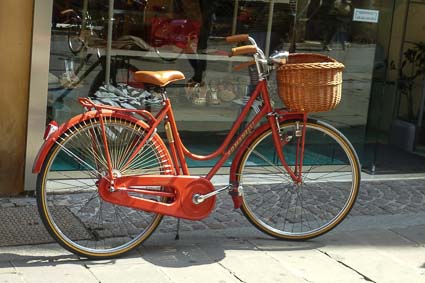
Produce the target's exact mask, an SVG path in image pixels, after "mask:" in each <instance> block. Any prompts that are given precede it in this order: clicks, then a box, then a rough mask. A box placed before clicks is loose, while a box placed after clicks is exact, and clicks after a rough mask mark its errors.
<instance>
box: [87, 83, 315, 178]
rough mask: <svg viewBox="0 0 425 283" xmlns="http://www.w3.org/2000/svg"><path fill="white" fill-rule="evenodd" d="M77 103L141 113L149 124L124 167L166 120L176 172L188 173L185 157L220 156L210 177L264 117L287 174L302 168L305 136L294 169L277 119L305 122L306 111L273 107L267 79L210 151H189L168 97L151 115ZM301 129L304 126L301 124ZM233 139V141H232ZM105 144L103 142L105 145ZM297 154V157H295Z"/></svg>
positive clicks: (296, 173) (98, 107)
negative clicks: (257, 109)
mask: <svg viewBox="0 0 425 283" xmlns="http://www.w3.org/2000/svg"><path fill="white" fill-rule="evenodd" d="M260 96H261V97H262V98H263V101H264V105H263V107H262V109H261V110H260V112H258V113H257V114H256V115H255V116H254V118H253V119H252V120H251V121H250V122H249V123H248V124H247V125H246V126H245V128H244V130H243V131H242V132H241V133H240V134H239V135H238V136H237V137H236V139H234V137H235V136H236V135H237V132H238V129H239V128H240V126H241V125H242V123H243V122H244V120H245V119H246V117H247V116H248V114H249V111H250V109H251V106H252V105H253V103H254V101H255V100H256V99H257V98H258V97H260ZM80 103H81V104H82V105H83V106H85V107H86V108H88V109H91V108H95V109H96V111H98V114H99V116H100V117H102V109H108V110H115V111H119V112H125V113H137V114H139V115H140V116H142V117H144V118H145V119H146V120H147V122H148V124H149V126H150V128H149V131H148V132H147V134H146V136H145V138H144V140H143V141H142V142H141V143H140V145H139V146H138V147H137V148H136V149H135V150H134V153H133V154H132V155H131V156H130V158H129V160H128V161H127V163H126V164H125V165H124V168H126V166H128V165H129V164H130V163H131V161H132V160H133V159H134V157H135V156H136V154H137V152H138V151H139V150H140V149H141V148H142V147H143V146H144V144H145V143H146V141H147V140H148V139H149V138H150V137H151V136H152V135H153V134H155V133H156V131H157V127H158V126H159V125H160V124H161V123H162V122H164V124H165V133H166V136H167V140H168V142H169V145H170V148H169V149H170V153H171V157H172V161H173V164H174V170H175V173H176V175H177V176H179V175H186V176H190V172H189V168H188V165H187V162H186V157H189V158H191V159H193V160H198V161H206V160H211V159H213V158H216V157H218V156H221V157H220V159H219V160H218V161H217V162H216V164H215V165H214V166H213V167H212V168H211V169H210V171H209V172H208V173H207V175H206V176H205V179H207V180H211V179H212V177H213V176H214V175H215V174H216V173H217V171H218V170H219V169H220V168H221V167H222V166H223V164H224V163H225V162H226V161H227V160H228V159H229V158H230V156H231V155H232V154H233V153H234V152H235V151H236V150H237V149H238V147H239V146H240V145H241V144H242V143H243V142H244V141H245V140H247V138H248V137H249V136H250V134H252V133H253V132H254V130H255V129H256V126H257V125H258V124H259V123H260V121H261V120H262V119H263V118H265V117H266V118H267V121H268V125H269V126H270V127H271V128H272V131H273V141H274V144H275V147H276V151H277V153H278V157H279V161H280V162H281V163H282V165H283V166H284V168H285V169H286V170H287V171H288V173H289V175H290V176H291V177H292V179H293V180H294V182H301V177H300V176H301V172H302V156H303V148H304V139H302V140H301V142H302V144H301V145H300V152H299V153H298V154H297V162H296V164H297V165H296V166H295V170H292V169H291V168H290V167H289V165H288V164H287V162H286V161H285V158H284V154H283V152H282V148H281V145H282V142H283V141H281V137H280V133H279V131H280V130H279V123H280V122H282V121H286V120H302V121H304V123H305V122H306V121H307V115H306V114H305V113H302V112H288V111H285V110H284V109H273V108H272V106H271V101H270V98H269V95H268V90H267V81H266V80H262V81H260V82H259V83H258V85H257V87H256V89H255V90H254V92H253V93H252V95H251V97H250V99H249V100H248V102H247V103H246V105H245V106H244V108H243V110H242V111H241V114H240V115H239V117H238V118H237V119H236V121H235V122H234V124H233V126H232V127H231V129H230V131H229V133H228V135H227V136H226V138H225V140H224V142H223V143H222V144H221V146H220V147H219V148H218V149H217V150H216V151H214V152H213V153H211V154H209V155H197V154H194V153H192V152H191V151H189V150H188V149H187V148H186V147H185V145H184V144H183V142H182V140H181V138H180V135H179V132H178V127H177V124H176V121H175V118H174V113H173V110H172V106H171V102H170V100H169V99H164V102H163V107H162V108H161V110H160V111H159V112H158V113H157V115H156V116H153V115H152V114H151V113H150V112H149V111H146V110H128V109H122V108H116V107H110V106H105V105H96V104H93V103H92V102H90V101H88V100H87V99H85V98H81V99H80ZM100 121H101V124H102V128H103V138H104V142H105V145H107V139H106V135H105V129H104V123H103V120H102V119H100ZM302 128H303V129H302V130H304V129H305V127H302ZM303 137H304V135H303ZM232 140H234V141H233V143H232ZM107 148H108V147H107V146H106V149H107ZM105 154H106V157H107V159H108V167H109V168H108V169H109V173H110V176H112V170H113V168H112V164H111V162H110V160H109V159H110V154H109V152H107V150H106V152H105ZM298 158H299V159H298Z"/></svg>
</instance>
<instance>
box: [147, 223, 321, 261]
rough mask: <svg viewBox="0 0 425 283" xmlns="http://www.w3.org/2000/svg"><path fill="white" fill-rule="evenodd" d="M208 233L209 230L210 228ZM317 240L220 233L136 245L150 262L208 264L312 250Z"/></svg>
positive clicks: (318, 246)
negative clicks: (249, 256) (235, 258)
mask: <svg viewBox="0 0 425 283" xmlns="http://www.w3.org/2000/svg"><path fill="white" fill-rule="evenodd" d="M210 233H211V231H210ZM321 246H322V244H321V243H319V242H317V241H314V240H310V241H305V242H293V241H279V240H276V239H274V238H270V237H267V236H262V235H259V236H244V237H234V236H223V235H211V234H209V235H208V236H206V235H205V234H204V235H203V237H202V235H199V236H198V235H191V236H187V237H185V236H183V237H182V239H180V240H174V239H168V240H167V239H161V241H156V240H155V242H153V243H152V242H150V241H149V240H148V241H147V242H146V243H145V244H144V245H143V246H142V247H140V248H139V251H140V253H141V255H142V258H143V259H144V260H146V261H148V262H150V263H151V264H153V265H156V266H160V267H169V268H185V267H189V266H198V265H211V264H215V263H220V262H221V261H223V260H225V259H226V258H227V257H230V258H233V257H238V255H247V254H251V255H252V253H251V252H258V256H260V255H264V253H267V252H288V253H290V252H292V251H302V250H314V249H318V248H320V247H321Z"/></svg>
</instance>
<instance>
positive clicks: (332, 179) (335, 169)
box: [236, 121, 360, 240]
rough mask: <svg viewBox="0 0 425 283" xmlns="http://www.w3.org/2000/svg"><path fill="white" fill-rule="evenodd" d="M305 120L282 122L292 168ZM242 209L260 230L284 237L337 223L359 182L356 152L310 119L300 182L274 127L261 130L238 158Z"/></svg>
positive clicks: (335, 133) (302, 235) (299, 235)
mask: <svg viewBox="0 0 425 283" xmlns="http://www.w3.org/2000/svg"><path fill="white" fill-rule="evenodd" d="M302 124H303V123H302V121H300V122H299V123H297V122H285V123H283V124H281V130H282V133H283V136H282V138H283V139H284V140H285V141H287V144H286V145H284V146H283V152H284V155H285V159H286V162H287V163H288V165H289V166H290V167H291V168H292V169H293V168H294V165H295V160H296V157H297V155H296V152H297V149H299V148H300V147H299V146H298V145H299V144H300V142H301V135H300V134H299V133H300V131H297V125H299V126H301V127H302ZM237 168H238V171H237V172H236V173H237V178H238V180H239V183H240V185H241V186H242V188H243V204H242V207H241V209H242V211H243V213H244V214H245V216H246V217H247V218H248V219H249V220H250V222H251V223H252V224H254V225H255V226H256V227H257V228H258V229H260V230H261V231H263V232H265V233H267V234H269V235H271V236H274V237H276V238H280V239H291V240H304V239H309V238H313V237H316V236H319V235H322V234H324V233H326V232H328V231H330V230H331V229H333V228H334V227H335V226H336V225H338V224H339V223H340V222H341V221H342V220H343V219H344V218H345V217H346V216H347V214H348V213H349V211H350V209H351V208H352V206H353V205H354V202H355V200H356V197H357V194H358V191H359V184H360V166H359V160H358V157H357V155H356V153H355V151H354V149H353V147H352V146H351V144H350V143H349V142H348V140H347V139H346V138H345V137H344V136H343V135H342V134H341V133H339V132H338V131H337V130H336V129H335V128H333V127H331V126H329V125H327V124H324V123H321V122H315V121H309V122H308V123H307V124H306V132H305V148H304V162H303V167H302V183H301V184H296V183H295V182H294V181H293V180H292V178H291V176H290V175H289V174H288V172H287V171H286V170H285V168H284V167H283V166H282V165H281V163H280V161H278V158H277V156H276V153H275V147H274V143H273V140H272V132H271V130H270V129H268V130H266V131H265V132H263V133H261V134H260V135H258V136H257V137H256V138H255V139H254V140H253V142H252V143H251V144H250V145H249V146H248V148H247V149H246V152H245V154H244V155H243V157H242V158H241V159H240V161H239V164H238V167H237Z"/></svg>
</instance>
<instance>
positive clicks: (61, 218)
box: [37, 116, 173, 259]
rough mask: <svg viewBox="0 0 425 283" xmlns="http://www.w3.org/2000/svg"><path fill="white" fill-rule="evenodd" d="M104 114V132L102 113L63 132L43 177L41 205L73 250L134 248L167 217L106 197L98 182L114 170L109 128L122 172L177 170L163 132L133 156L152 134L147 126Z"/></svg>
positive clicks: (100, 252) (107, 254) (51, 227)
mask: <svg viewBox="0 0 425 283" xmlns="http://www.w3.org/2000/svg"><path fill="white" fill-rule="evenodd" d="M102 119H104V121H103V122H104V132H103V130H102V128H103V127H102V125H101V123H100V120H99V118H92V119H90V120H83V121H81V122H80V123H78V124H76V125H75V126H72V127H70V128H69V129H68V130H66V131H65V132H64V133H63V134H62V135H61V136H59V137H58V139H57V140H56V144H55V145H54V146H53V147H52V149H51V150H50V151H49V153H48V155H47V157H46V159H45V161H44V164H43V167H42V170H41V172H40V173H39V175H38V180H37V204H38V210H39V213H40V217H41V219H42V220H43V223H44V225H45V226H46V228H47V230H48V232H49V233H50V235H51V236H52V237H53V238H54V239H55V240H56V241H57V242H58V243H59V244H61V245H62V246H63V247H64V248H66V249H68V250H69V251H71V252H73V253H75V254H77V255H80V256H83V257H88V258H94V259H100V258H111V257H115V256H118V255H121V254H123V253H125V252H128V251H130V250H132V249H133V248H135V247H137V246H138V245H139V244H140V243H142V242H143V241H144V240H146V239H147V238H148V237H149V235H151V234H152V233H153V231H154V230H155V228H156V227H157V226H158V224H159V223H160V221H161V219H162V215H159V214H156V213H150V212H145V211H142V210H137V209H133V208H130V207H123V206H118V205H114V204H112V203H109V202H106V201H105V200H103V199H102V198H101V196H100V195H99V191H98V185H99V182H100V181H101V180H102V178H104V176H106V174H108V173H107V172H108V166H107V156H106V155H105V148H106V143H104V142H103V141H104V140H103V138H104V136H103V133H105V135H106V139H107V147H108V151H109V153H110V160H111V163H112V166H113V172H114V174H116V175H117V176H131V175H146V174H173V172H172V164H171V158H170V156H169V154H168V151H167V148H166V146H165V144H164V143H163V141H162V139H161V138H160V137H159V136H158V135H157V134H154V135H153V136H152V138H150V139H149V141H148V142H147V143H146V144H145V145H144V146H143V147H142V148H141V149H140V150H139V151H138V152H137V154H136V155H135V156H134V158H132V159H130V158H131V155H132V154H133V153H134V152H135V150H136V148H138V147H139V145H140V143H141V142H142V140H143V139H144V137H145V135H146V129H145V126H143V125H142V124H139V123H135V122H132V121H128V120H124V119H120V118H115V117H113V116H110V117H104V118H102ZM149 189H150V190H163V189H164V188H162V187H158V188H156V187H149ZM152 198H154V200H155V201H158V202H159V201H161V202H166V201H167V199H165V198H160V197H153V196H152Z"/></svg>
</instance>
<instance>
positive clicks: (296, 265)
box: [250, 239, 365, 283]
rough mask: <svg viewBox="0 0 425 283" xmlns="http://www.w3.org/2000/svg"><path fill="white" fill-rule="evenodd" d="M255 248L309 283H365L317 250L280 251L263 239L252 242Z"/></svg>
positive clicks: (349, 270) (300, 247)
mask: <svg viewBox="0 0 425 283" xmlns="http://www.w3.org/2000/svg"><path fill="white" fill-rule="evenodd" d="M250 241H251V242H252V243H253V244H255V246H256V247H257V248H258V249H259V250H261V251H263V252H265V253H266V254H267V255H269V256H270V257H272V258H273V259H274V260H276V261H278V262H280V263H281V264H282V265H284V266H285V267H286V268H287V269H288V270H289V271H291V272H292V273H293V274H295V275H296V276H298V277H300V278H304V279H305V280H306V281H307V282H323V283H330V282H335V283H336V282H338V283H339V282H364V281H365V280H364V278H363V277H362V276H360V275H359V274H358V273H356V272H354V271H353V270H351V269H350V268H347V267H346V266H343V265H341V264H338V263H337V262H336V261H335V260H334V259H332V258H330V257H329V256H327V255H326V254H324V253H322V252H321V251H320V250H318V249H317V248H319V247H317V248H315V249H308V248H305V247H303V246H302V245H299V246H298V248H299V249H297V248H296V246H295V245H294V246H293V248H292V249H287V250H279V249H276V248H275V247H276V244H273V245H270V241H267V240H263V239H252V240H250Z"/></svg>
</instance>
